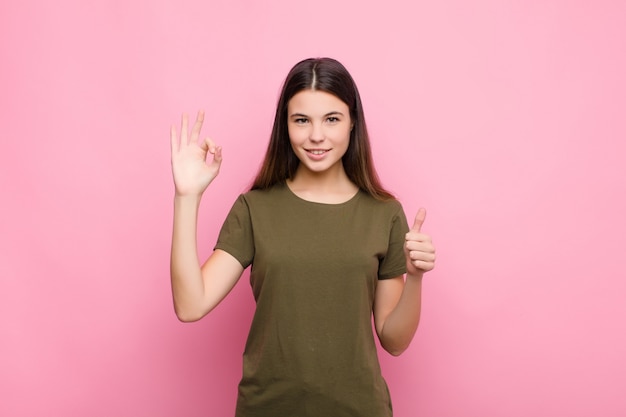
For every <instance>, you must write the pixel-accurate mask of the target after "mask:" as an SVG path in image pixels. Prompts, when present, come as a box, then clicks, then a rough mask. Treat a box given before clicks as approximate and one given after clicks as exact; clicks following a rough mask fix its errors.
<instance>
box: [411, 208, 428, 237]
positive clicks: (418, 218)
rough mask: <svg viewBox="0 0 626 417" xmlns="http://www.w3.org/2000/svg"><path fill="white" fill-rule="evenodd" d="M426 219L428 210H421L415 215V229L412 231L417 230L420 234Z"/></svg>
mask: <svg viewBox="0 0 626 417" xmlns="http://www.w3.org/2000/svg"><path fill="white" fill-rule="evenodd" d="M425 219H426V209H425V208H423V207H422V208H420V209H419V210H418V211H417V214H416V215H415V221H414V222H413V227H412V228H411V230H415V231H417V232H419V231H420V230H421V228H422V224H424V220H425Z"/></svg>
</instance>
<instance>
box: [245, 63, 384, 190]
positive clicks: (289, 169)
mask: <svg viewBox="0 0 626 417" xmlns="http://www.w3.org/2000/svg"><path fill="white" fill-rule="evenodd" d="M302 90H318V91H324V92H327V93H330V94H332V95H334V96H336V97H337V98H339V99H340V100H341V101H343V102H344V103H346V105H347V106H348V108H349V109H350V119H351V121H352V122H353V123H354V127H353V129H352V131H351V133H350V144H349V145H348V150H347V151H346V153H345V155H344V156H343V159H342V160H343V167H344V170H345V171H346V174H347V176H348V178H349V179H350V181H352V182H353V183H354V184H356V185H357V186H358V187H359V188H360V189H362V190H363V191H365V192H367V193H368V194H369V195H371V196H372V197H374V198H376V199H378V200H392V199H394V198H395V197H394V196H393V195H392V194H391V193H390V192H389V191H387V190H385V189H384V188H383V186H382V185H381V184H380V179H379V178H378V174H377V173H376V169H375V168H374V163H373V161H372V152H371V147H370V141H369V135H368V134H367V127H366V125H365V116H364V114H363V106H362V104H361V97H360V95H359V91H358V89H357V87H356V84H355V82H354V80H353V79H352V76H350V73H348V70H346V68H345V67H344V66H343V65H342V64H341V63H339V61H336V60H334V59H332V58H309V59H305V60H304V61H301V62H299V63H297V64H296V65H295V66H294V67H293V68H292V69H291V71H289V74H288V75H287V78H286V79H285V83H284V84H283V88H282V91H281V94H280V98H279V100H278V105H277V106H276V116H275V117H274V127H273V128H272V135H271V136H270V143H269V145H268V147H267V152H266V153H265V160H264V161H263V164H262V165H261V168H260V170H259V173H258V174H257V176H256V178H255V180H254V182H253V184H252V187H251V189H252V190H256V189H266V188H269V187H271V186H273V185H275V184H278V183H281V182H284V181H286V180H287V179H291V178H293V176H294V175H295V173H296V169H297V168H298V164H299V163H300V161H299V160H298V158H297V156H296V154H295V153H294V152H293V149H292V148H291V143H290V142H289V132H288V130H287V104H288V103H289V100H291V98H292V97H293V96H294V95H296V94H297V93H299V92H300V91H302Z"/></svg>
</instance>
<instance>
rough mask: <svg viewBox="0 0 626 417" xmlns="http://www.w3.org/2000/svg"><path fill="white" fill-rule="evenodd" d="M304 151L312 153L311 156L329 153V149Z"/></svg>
mask: <svg viewBox="0 0 626 417" xmlns="http://www.w3.org/2000/svg"><path fill="white" fill-rule="evenodd" d="M305 151H307V152H309V153H312V154H313V155H323V154H325V153H326V152H329V151H330V149H305Z"/></svg>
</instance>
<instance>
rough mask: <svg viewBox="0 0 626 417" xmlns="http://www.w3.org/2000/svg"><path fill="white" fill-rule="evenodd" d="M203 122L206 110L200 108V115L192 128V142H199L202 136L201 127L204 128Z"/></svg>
mask: <svg viewBox="0 0 626 417" xmlns="http://www.w3.org/2000/svg"><path fill="white" fill-rule="evenodd" d="M203 122H204V112H203V111H202V110H200V111H199V112H198V115H197V116H196V123H194V125H193V129H191V141H192V143H198V138H199V137H200V129H202V123H203Z"/></svg>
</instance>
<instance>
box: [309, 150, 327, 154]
mask: <svg viewBox="0 0 626 417" xmlns="http://www.w3.org/2000/svg"><path fill="white" fill-rule="evenodd" d="M309 152H311V153H312V154H313V155H321V154H323V153H325V152H326V151H318V150H314V151H309Z"/></svg>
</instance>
